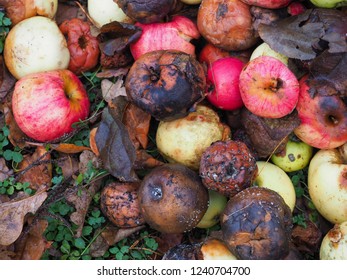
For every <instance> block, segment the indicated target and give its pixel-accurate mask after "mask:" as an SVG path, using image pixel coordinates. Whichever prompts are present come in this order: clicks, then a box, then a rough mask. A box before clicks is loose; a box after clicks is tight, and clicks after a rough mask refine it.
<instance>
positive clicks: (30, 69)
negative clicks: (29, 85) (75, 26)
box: [4, 16, 70, 79]
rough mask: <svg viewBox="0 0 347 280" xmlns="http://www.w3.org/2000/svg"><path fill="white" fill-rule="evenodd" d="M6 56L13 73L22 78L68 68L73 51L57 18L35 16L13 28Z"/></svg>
mask: <svg viewBox="0 0 347 280" xmlns="http://www.w3.org/2000/svg"><path fill="white" fill-rule="evenodd" d="M4 59H5V63H6V66H7V68H8V70H9V71H10V72H11V74H12V75H13V76H14V77H15V78H16V79H20V78H21V77H24V76H25V75H28V74H31V73H37V72H41V71H49V70H59V69H67V67H68V65H69V61H70V53H69V50H68V48H67V43H66V40H65V37H64V35H63V34H62V33H61V31H60V30H59V27H58V25H57V24H56V23H55V21H53V20H51V19H49V18H47V17H42V16H35V17H31V18H28V19H25V20H23V21H21V22H19V23H18V24H16V25H15V26H14V27H13V28H12V29H11V30H10V32H9V33H8V35H7V37H6V40H5V46H4Z"/></svg>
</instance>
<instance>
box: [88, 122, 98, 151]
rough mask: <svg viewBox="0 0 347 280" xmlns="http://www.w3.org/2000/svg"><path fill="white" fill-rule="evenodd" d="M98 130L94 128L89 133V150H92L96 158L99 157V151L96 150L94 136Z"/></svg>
mask: <svg viewBox="0 0 347 280" xmlns="http://www.w3.org/2000/svg"><path fill="white" fill-rule="evenodd" d="M97 130H98V128H97V127H94V128H93V129H92V130H91V131H90V133H89V145H90V148H91V149H92V152H93V153H94V154H95V155H96V156H100V153H99V150H98V146H97V145H96V141H95V135H96V131H97Z"/></svg>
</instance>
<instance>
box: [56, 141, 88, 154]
mask: <svg viewBox="0 0 347 280" xmlns="http://www.w3.org/2000/svg"><path fill="white" fill-rule="evenodd" d="M51 148H52V149H53V150H56V151H58V152H61V153H65V154H79V153H81V152H83V151H86V150H88V151H90V148H89V147H85V146H77V145H75V144H70V143H59V144H52V145H51Z"/></svg>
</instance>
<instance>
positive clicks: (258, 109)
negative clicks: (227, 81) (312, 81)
mask: <svg viewBox="0 0 347 280" xmlns="http://www.w3.org/2000/svg"><path fill="white" fill-rule="evenodd" d="M239 86H240V93H241V97H242V100H243V103H244V105H245V106H246V108H247V109H248V110H249V111H251V112H252V113H253V114H255V115H257V116H260V117H264V118H281V117H284V116H286V115H288V114H290V113H291V112H292V111H293V110H294V108H295V106H296V104H297V102H298V98H299V82H298V80H297V79H296V77H295V75H294V74H293V73H292V72H291V71H290V70H289V68H288V67H287V66H286V65H285V64H284V63H282V62H281V61H280V60H278V59H276V58H273V57H271V56H259V57H257V58H255V59H253V60H251V61H250V62H249V63H248V64H246V66H245V67H244V68H243V70H242V72H241V74H240V81H239Z"/></svg>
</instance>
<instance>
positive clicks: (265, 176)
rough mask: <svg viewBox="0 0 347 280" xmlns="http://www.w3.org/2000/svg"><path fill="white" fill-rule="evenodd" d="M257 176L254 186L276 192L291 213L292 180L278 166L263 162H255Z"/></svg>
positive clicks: (292, 198)
mask: <svg viewBox="0 0 347 280" xmlns="http://www.w3.org/2000/svg"><path fill="white" fill-rule="evenodd" d="M257 166H258V174H257V177H256V178H255V181H254V184H255V185H257V186H259V187H265V188H268V189H270V190H273V191H275V192H277V193H278V194H279V195H281V196H282V198H283V199H284V201H285V202H286V204H287V205H288V206H289V208H290V210H291V211H292V212H293V210H294V207H295V202H296V195H295V189H294V185H293V183H292V180H290V178H289V176H288V175H287V173H286V172H284V171H283V170H282V169H281V168H279V167H278V166H276V165H274V164H272V163H270V162H265V161H257Z"/></svg>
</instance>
